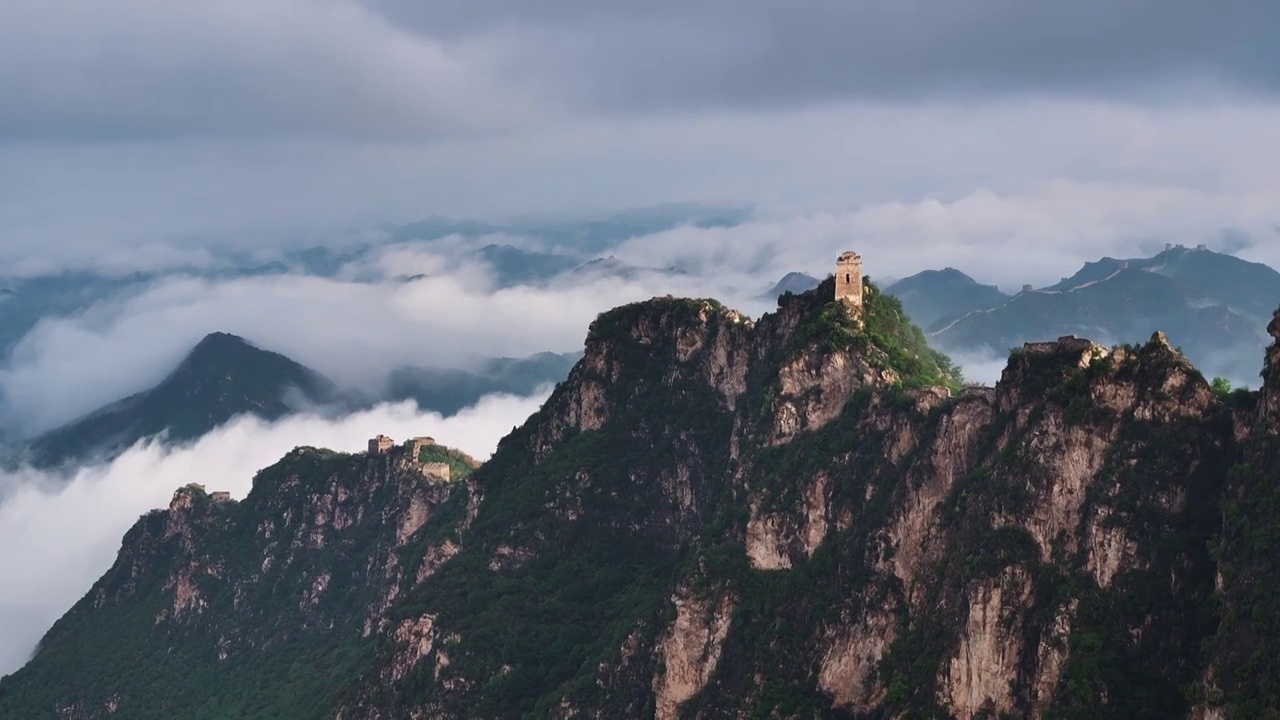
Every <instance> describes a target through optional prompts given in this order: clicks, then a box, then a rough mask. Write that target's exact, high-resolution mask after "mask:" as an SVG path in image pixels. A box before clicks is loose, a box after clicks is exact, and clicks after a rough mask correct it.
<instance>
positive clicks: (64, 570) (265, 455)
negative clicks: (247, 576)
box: [0, 394, 545, 675]
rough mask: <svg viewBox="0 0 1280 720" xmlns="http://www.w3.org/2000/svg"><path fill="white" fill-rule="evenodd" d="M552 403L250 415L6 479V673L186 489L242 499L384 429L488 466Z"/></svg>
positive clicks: (1, 584) (503, 400) (0, 593)
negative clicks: (277, 474) (70, 470)
mask: <svg viewBox="0 0 1280 720" xmlns="http://www.w3.org/2000/svg"><path fill="white" fill-rule="evenodd" d="M544 398H545V394H544V395H540V396H537V397H529V398H520V397H510V396H490V397H487V398H485V399H483V400H482V401H481V402H480V403H479V404H477V405H476V406H474V407H472V408H469V409H467V410H464V411H463V412H461V413H460V414H458V415H456V416H453V417H450V418H441V417H440V416H439V415H435V414H430V413H426V414H424V413H419V412H418V411H417V410H416V408H414V407H412V406H411V405H405V404H401V405H385V406H381V407H378V408H375V409H373V410H370V411H368V412H362V413H359V414H355V415H351V416H349V417H345V418H342V419H340V420H333V419H328V418H323V417H318V416H309V415H300V416H293V417H289V418H286V419H284V420H281V421H279V422H276V423H264V422H262V421H260V420H257V419H253V418H242V419H239V420H235V421H233V422H231V423H229V424H228V425H226V426H224V427H222V428H220V429H218V430H215V431H214V432H212V433H210V434H209V435H206V436H205V437H203V438H201V439H200V440H198V441H196V442H195V443H193V444H190V445H186V446H180V447H167V446H164V445H161V444H159V443H140V444H139V445H138V446H136V447H134V448H132V449H131V450H129V451H128V452H126V453H125V454H123V455H122V456H120V457H119V458H117V459H116V460H114V461H113V462H111V463H109V464H107V465H100V466H94V467H85V468H82V469H80V470H78V471H77V472H76V473H75V475H74V477H72V478H70V479H69V480H68V479H65V478H59V477H53V476H47V475H41V474H37V473H34V472H32V471H23V472H20V473H17V474H9V475H0V490H3V492H0V497H3V498H4V499H3V500H2V501H0V580H2V581H0V675H3V674H5V673H9V672H12V671H13V670H16V669H17V668H18V667H19V666H20V665H21V664H22V663H23V662H25V661H26V659H27V657H28V656H29V654H30V652H31V650H32V649H33V648H34V646H35V644H36V642H37V641H38V640H39V638H40V637H41V636H42V635H43V634H44V632H45V631H46V630H47V629H48V628H49V626H50V625H52V623H53V621H54V620H56V619H57V618H58V617H59V616H61V615H62V614H63V613H64V612H66V610H67V609H68V608H70V607H71V605H73V604H74V603H75V602H76V601H77V600H78V599H79V598H80V597H81V596H82V595H83V594H84V593H85V592H87V591H88V589H89V587H90V586H91V585H92V583H93V582H94V581H95V580H96V579H97V578H98V577H99V576H100V575H101V574H102V573H104V572H105V571H106V570H107V568H109V567H110V565H111V563H112V562H113V561H114V557H115V554H116V552H117V550H118V549H119V547H120V538H121V537H123V535H124V533H125V531H126V530H127V529H128V528H129V527H130V526H131V525H132V524H133V523H134V522H135V521H136V520H137V519H138V517H139V516H140V515H142V514H144V513H146V512H147V511H149V510H151V509H154V508H162V507H165V506H167V505H168V502H169V499H170V497H171V496H172V494H173V491H174V490H175V489H177V488H178V487H181V486H182V485H185V484H187V483H192V482H197V483H201V484H203V485H205V487H206V488H208V489H209V490H211V491H212V490H228V491H230V492H231V493H232V495H233V496H234V497H236V498H237V499H242V498H243V497H244V496H245V494H246V493H248V491H249V487H250V481H251V480H252V478H253V475H254V473H255V472H257V470H259V469H260V468H263V467H266V466H267V465H270V464H271V463H273V462H275V461H276V460H278V459H279V458H280V457H282V456H283V455H284V454H285V453H287V452H288V451H289V450H291V449H293V448H294V447H296V446H298V445H311V446H317V447H329V448H333V449H337V450H344V451H348V452H359V451H360V450H362V449H363V447H364V443H365V441H366V440H367V438H369V437H372V436H373V435H376V434H377V433H386V434H389V435H391V436H392V437H396V438H404V437H410V436H415V435H424V434H430V435H432V436H433V437H435V438H436V439H437V440H439V441H440V442H441V443H444V444H447V445H449V446H451V447H457V448H459V449H461V450H463V451H465V452H468V453H470V454H472V455H473V456H475V457H477V458H486V457H488V456H489V454H490V453H492V451H493V449H494V448H495V447H496V446H497V443H498V440H499V439H500V438H501V437H502V436H504V435H506V434H507V433H508V432H510V431H511V429H512V428H513V427H514V426H516V425H519V424H521V423H523V422H524V420H525V419H526V418H527V417H528V416H529V415H530V414H531V413H533V412H534V411H535V410H537V408H538V407H539V406H540V405H541V402H542V400H543V399H544ZM64 482H65V483H67V484H65V486H63V485H62V484H63V483H64Z"/></svg>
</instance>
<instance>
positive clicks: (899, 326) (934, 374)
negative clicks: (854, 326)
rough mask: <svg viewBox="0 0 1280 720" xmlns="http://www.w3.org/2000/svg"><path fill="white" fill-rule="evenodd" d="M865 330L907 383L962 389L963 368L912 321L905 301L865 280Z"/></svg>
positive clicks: (871, 344) (890, 364) (907, 385)
mask: <svg viewBox="0 0 1280 720" xmlns="http://www.w3.org/2000/svg"><path fill="white" fill-rule="evenodd" d="M863 284H864V286H865V288H864V290H863V306H864V316H865V317H864V326H865V329H864V334H863V336H862V337H865V338H866V341H867V342H868V343H869V344H870V346H871V347H874V348H877V349H879V350H881V351H883V352H884V353H885V354H886V355H887V356H888V359H887V363H886V364H887V366H888V367H889V368H891V369H892V370H894V371H895V372H897V373H898V377H899V378H901V381H902V384H903V386H904V387H908V388H920V387H928V386H941V387H947V388H951V389H952V390H959V389H960V386H961V385H962V383H963V378H962V377H961V375H960V368H959V367H958V366H956V364H955V363H953V362H951V358H949V357H947V356H946V355H945V354H943V353H941V352H938V351H937V350H934V349H933V348H931V347H929V342H928V341H927V340H925V337H924V332H923V331H921V330H920V328H919V326H917V325H916V324H914V323H912V322H911V320H910V318H908V317H907V314H906V311H904V310H903V309H902V303H901V302H900V301H899V300H898V299H897V298H895V297H893V296H892V295H886V294H885V293H882V292H880V289H879V288H877V287H876V285H875V283H873V282H871V281H870V280H864V282H863Z"/></svg>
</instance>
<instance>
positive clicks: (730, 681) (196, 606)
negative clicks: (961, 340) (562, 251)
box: [0, 281, 1280, 720]
mask: <svg viewBox="0 0 1280 720" xmlns="http://www.w3.org/2000/svg"><path fill="white" fill-rule="evenodd" d="M833 291H834V283H833V282H831V281H827V282H824V283H823V285H822V286H821V287H820V288H818V289H817V290H815V291H813V292H810V293H806V294H803V295H798V296H796V295H792V296H785V297H784V298H783V299H782V300H781V301H780V302H779V305H778V308H777V311H776V312H773V313H769V314H766V315H764V316H763V317H761V318H760V319H759V320H758V321H755V322H752V321H750V320H747V319H746V318H744V317H743V316H742V315H740V314H739V313H737V312H735V311H733V310H730V309H728V308H725V307H723V306H722V305H720V304H719V303H716V302H715V301H713V300H693V299H676V298H657V299H654V300H651V301H648V302H644V303H636V304H633V305H628V306H624V307H620V308H616V309H614V310H612V311H610V312H607V313H604V314H602V315H601V316H599V317H598V318H597V320H596V321H595V322H594V323H593V324H592V326H591V328H590V330H589V332H588V337H587V342H586V348H585V353H584V357H583V358H582V360H581V361H579V362H578V364H577V365H576V366H575V367H574V369H573V370H572V372H571V373H570V376H569V378H568V379H567V380H566V381H565V382H564V383H562V384H561V385H560V386H559V387H558V388H557V389H556V391H555V392H554V393H553V395H552V396H551V398H550V399H549V400H548V401H547V402H546V403H545V404H544V405H543V407H542V408H541V409H540V410H539V411H538V412H537V413H535V414H534V415H532V416H531V417H529V418H528V419H527V420H525V421H524V422H523V423H522V424H521V425H520V426H519V427H517V428H515V429H513V431H512V432H511V433H510V434H509V435H508V436H507V437H506V438H504V439H503V440H502V441H501V442H500V443H499V445H498V448H497V450H496V452H495V453H494V455H493V457H492V458H491V459H490V460H489V461H487V462H485V463H484V464H483V465H481V466H480V467H479V468H477V469H476V470H475V471H474V472H473V473H472V474H471V475H470V477H469V478H468V479H467V480H466V481H464V482H447V481H442V480H440V479H438V478H432V477H430V476H424V473H423V472H422V467H421V466H420V465H418V464H417V463H415V462H414V458H412V457H410V456H409V454H408V453H407V452H405V450H404V449H403V448H395V449H392V450H391V451H390V452H389V453H388V454H386V455H374V456H370V455H366V454H346V453H337V452H332V451H328V450H321V449H317V448H313V447H300V448H296V449H295V450H293V451H292V452H290V453H288V454H287V455H286V456H285V457H284V458H282V459H281V460H280V461H279V462H278V463H276V464H274V465H273V466H271V467H268V468H266V469H264V470H262V471H261V472H259V473H258V474H257V475H256V477H255V478H254V482H253V488H252V490H251V492H250V493H249V495H248V496H247V497H246V498H245V500H243V501H241V502H235V501H229V500H225V499H219V498H218V497H216V496H214V495H212V494H210V493H209V492H206V490H205V489H204V488H202V487H199V486H197V485H185V486H184V487H181V488H180V489H178V490H177V491H176V492H175V494H174V496H173V500H172V502H171V503H170V505H169V507H168V508H167V509H164V510H156V511H153V512H151V513H149V514H147V515H145V516H143V517H142V518H140V519H139V520H138V522H137V523H136V524H135V525H134V526H133V528H132V529H130V530H129V531H128V533H127V534H126V535H125V537H124V539H123V541H122V543H121V546H120V551H119V554H118V557H117V560H116V562H115V564H114V565H113V566H112V567H111V568H110V569H109V570H108V571H107V572H106V573H105V574H104V575H103V576H102V578H101V579H100V580H98V582H97V583H95V584H94V586H93V587H92V588H91V589H90V590H89V591H88V592H87V593H86V594H85V595H84V597H83V598H82V599H81V600H80V601H79V602H78V603H77V604H76V605H75V606H74V607H73V608H72V609H71V610H70V611H69V612H68V613H67V614H66V615H65V616H63V617H62V618H61V619H59V620H58V621H57V623H56V624H55V625H54V626H53V627H52V628H51V629H50V630H49V632H48V633H47V634H46V635H45V637H44V638H43V640H42V641H41V643H40V646H39V648H38V649H37V651H36V653H35V656H34V658H33V659H32V660H31V661H30V662H29V663H28V664H27V665H26V666H25V667H23V668H22V669H21V670H19V671H17V672H16V673H14V674H12V675H10V676H8V677H5V678H4V679H2V680H0V716H3V717H15V718H18V717H20V718H33V719H34V720H42V719H43V718H54V717H67V716H72V717H77V718H106V717H108V716H109V715H111V714H115V716H117V717H130V718H152V717H155V718H170V717H184V718H185V717H193V718H197V717H209V718H214V717H228V718H230V717H237V718H238V717H289V718H320V717H342V718H370V719H372V718H413V717H424V718H425V717H430V718H440V719H443V720H448V719H451V718H513V717H557V718H566V717H580V718H657V719H659V720H674V719H675V718H680V717H686V718H712V717H716V718H718V717H733V718H741V717H759V718H891V717H894V718H897V717H901V718H965V719H974V718H1001V717H1003V718H1039V717H1055V718H1056V717H1062V718H1211V717H1221V718H1236V717H1239V718H1255V717H1269V716H1270V715H1271V714H1272V713H1271V711H1272V710H1274V708H1276V707H1280V667H1278V666H1277V664H1276V658H1277V657H1280V601H1278V600H1277V597H1276V594H1275V592H1274V588H1275V581H1276V579H1277V578H1278V577H1280V559H1278V558H1277V555H1276V553H1275V552H1273V550H1272V548H1273V547H1274V540H1275V538H1276V537H1277V533H1278V532H1280V520H1278V519H1277V515H1276V513H1275V508H1276V507H1277V504H1278V503H1280V490H1278V488H1280V461H1278V459H1280V440H1277V438H1278V437H1280V344H1273V345H1272V346H1271V348H1270V349H1269V350H1268V351H1267V353H1266V359H1265V367H1266V368H1267V371H1266V379H1265V384H1264V387H1263V389H1262V390H1260V391H1243V392H1237V393H1234V394H1225V393H1221V392H1218V391H1215V390H1214V389H1213V388H1212V387H1211V386H1210V384H1209V383H1208V382H1206V380H1205V378H1204V376H1203V375H1202V374H1201V373H1200V372H1199V371H1198V370H1196V368H1195V367H1194V366H1192V365H1191V364H1190V363H1189V362H1188V361H1187V359H1186V358H1185V357H1183V356H1182V355H1180V354H1179V353H1178V352H1177V351H1176V350H1175V349H1174V348H1173V347H1171V346H1170V345H1169V344H1168V343H1167V342H1166V341H1165V340H1164V338H1163V337H1161V336H1159V335H1155V336H1153V337H1151V338H1150V339H1149V340H1147V341H1146V342H1143V343H1141V344H1134V345H1129V346H1121V347H1114V348H1108V347H1105V346H1102V345H1098V344H1095V343H1092V342H1090V341H1088V340H1080V339H1074V338H1073V339H1065V340H1060V341H1056V342H1048V343H1039V344H1029V345H1026V346H1023V347H1020V348H1018V350H1017V351H1015V352H1014V353H1013V354H1012V355H1011V357H1010V358H1009V360H1008V365H1007V368H1006V370H1005V373H1004V375H1003V378H1002V380H1001V382H1000V383H999V385H998V386H997V387H995V388H965V389H960V388H956V387H955V383H954V382H953V380H954V378H953V377H951V376H950V375H949V373H948V372H947V370H946V367H947V366H948V365H949V363H948V362H947V361H946V360H945V358H944V357H943V356H941V355H939V354H937V353H935V352H933V351H931V350H929V348H928V347H927V346H925V345H924V344H923V343H922V342H921V333H920V331H919V329H918V328H915V327H913V326H911V325H910V323H909V322H907V321H906V318H905V315H904V313H903V311H902V308H901V305H900V303H898V301H896V300H895V299H894V298H892V297H890V296H887V295H884V294H882V293H880V292H879V291H878V290H876V288H875V287H874V286H873V285H870V284H869V285H868V286H867V288H866V290H865V292H866V297H867V307H866V314H865V322H864V323H861V324H859V323H856V322H853V320H852V318H851V317H850V316H849V315H848V313H847V312H846V311H845V309H844V306H843V305H842V304H840V303H839V302H835V301H833V297H832V296H833ZM1271 333H1272V334H1273V336H1274V337H1277V338H1280V315H1277V317H1276V319H1275V320H1274V321H1273V323H1272V326H1271ZM214 489H216V488H214ZM66 708H72V709H74V711H75V712H74V714H70V713H65V712H63V713H59V710H60V709H66Z"/></svg>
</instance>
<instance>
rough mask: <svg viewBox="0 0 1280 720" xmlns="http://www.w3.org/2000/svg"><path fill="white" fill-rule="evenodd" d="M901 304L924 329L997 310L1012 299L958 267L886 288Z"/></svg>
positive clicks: (930, 272) (931, 272) (907, 279)
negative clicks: (948, 320)
mask: <svg viewBox="0 0 1280 720" xmlns="http://www.w3.org/2000/svg"><path fill="white" fill-rule="evenodd" d="M885 292H887V293H889V294H890V295H893V296H894V297H896V298H898V299H899V300H901V301H902V306H903V307H904V308H906V310H907V315H909V316H910V317H911V319H912V320H913V321H914V322H916V323H918V324H920V325H921V326H923V327H928V326H930V325H932V324H934V323H935V322H937V321H938V320H941V319H942V318H945V317H954V316H956V315H963V314H965V313H967V312H970V311H973V310H982V309H986V308H991V307H995V306H997V305H1000V304H1001V303H1003V302H1004V301H1006V300H1008V299H1009V296H1008V295H1006V294H1005V293H1003V292H1001V291H1000V289H999V288H997V287H995V286H993V285H983V284H981V283H979V282H978V281H977V280H974V279H973V278H971V277H969V276H968V275H965V274H964V273H962V272H960V271H959V270H956V269H955V268H950V267H949V268H944V269H942V270H925V271H924V272H921V273H917V274H915V275H912V276H911V277H908V278H903V279H902V280H899V281H897V282H895V283H893V284H892V285H890V286H888V287H887V288H885Z"/></svg>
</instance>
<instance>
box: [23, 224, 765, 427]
mask: <svg viewBox="0 0 1280 720" xmlns="http://www.w3.org/2000/svg"><path fill="white" fill-rule="evenodd" d="M390 257H394V258H396V260H395V262H394V263H388V262H386V258H385V257H381V256H379V257H376V258H375V259H373V260H371V263H372V265H371V267H372V268H373V269H375V270H376V271H377V272H380V273H383V274H384V275H390V276H395V275H399V274H401V272H402V271H403V272H404V273H415V274H416V273H419V272H421V271H423V270H431V269H433V268H435V267H437V266H438V263H439V261H438V259H437V258H435V257H434V256H432V255H431V254H429V253H427V252H426V251H425V250H420V251H418V252H416V253H415V252H414V251H413V250H411V249H410V248H407V247H402V248H399V249H397V250H396V251H395V252H394V253H393V254H392V255H391V256H390ZM483 272H484V271H483V269H482V268H474V267H473V268H470V269H469V270H466V271H464V272H458V273H450V274H441V275H430V276H428V277H424V278H420V279H416V280H412V281H407V282H406V281H403V280H393V279H391V278H388V277H383V278H381V279H380V280H379V281H377V282H356V281H350V280H343V279H329V278H320V277H308V276H299V275H285V276H262V277H250V278H242V279H235V280H222V281H211V280H204V279H192V278H189V277H188V278H182V277H179V278H173V279H168V280H162V281H160V282H158V283H156V284H155V285H154V286H152V287H150V288H149V289H147V290H145V291H143V292H140V293H136V294H131V295H128V296H126V297H123V298H115V299H111V300H108V301H105V302H103V303H100V304H98V305H96V306H94V307H92V308H91V309H89V310H88V311H86V312H84V313H82V314H79V315H76V316H73V317H65V318H51V319H47V320H45V321H43V322H41V323H40V324H39V325H38V326H37V327H36V328H35V329H34V330H33V331H32V332H31V333H29V334H28V335H27V336H26V337H25V338H24V339H23V340H22V341H21V343H20V344H19V345H18V346H17V347H16V348H15V350H14V352H13V355H12V358H11V359H10V362H9V364H8V366H7V367H4V368H0V388H2V389H3V392H4V397H5V402H6V410H7V415H8V423H9V425H10V427H13V428H14V430H15V431H16V432H18V433H20V434H23V435H28V436H29V435H34V434H37V433H39V432H40V431H43V430H46V429H48V428H51V427H53V426H56V425H59V424H61V423H64V422H68V421H70V420H73V419H75V418H77V417H79V416H81V415H82V414H84V413H86V412H89V411H91V410H93V409H95V408H97V407H100V406H102V405H105V404H106V403H109V402H112V401H115V400H117V399H120V398H122V397H125V396H127V395H129V394H131V393H134V392H138V391H141V390H143V389H146V388H147V387H150V386H152V385H154V384H155V383H157V382H158V381H159V380H161V379H162V378H163V376H164V374H165V373H167V372H168V371H170V370H171V369H172V368H173V367H175V366H176V365H177V363H178V362H179V360H180V359H181V358H182V356H183V355H184V354H185V353H186V352H187V351H188V350H189V349H190V348H191V347H192V346H194V345H195V344H196V343H197V342H198V341H199V340H200V338H201V337H203V336H204V335H205V334H207V333H209V332H214V331H222V332H229V333H233V334H237V335H240V336H242V337H244V338H246V339H247V340H249V341H250V342H253V343H254V344H256V345H258V346H260V347H262V348H265V349H269V350H273V351H276V352H280V353H283V354H285V355H287V356H289V357H290V358H293V359H294V360H296V361H298V362H300V363H302V364H304V365H307V366H309V367H312V368H314V369H315V370H318V371H319V372H321V373H323V374H325V375H327V376H329V377H330V378H332V379H334V380H335V381H336V382H338V383H339V384H341V385H345V386H348V387H354V388H359V389H363V390H370V389H373V388H376V387H378V386H379V384H380V383H381V382H383V381H384V380H385V378H386V376H387V374H388V373H389V372H390V371H391V370H393V369H395V368H398V367H403V366H448V367H464V368H465V367H466V366H467V365H468V364H469V363H471V362H473V361H474V360H475V358H477V357H493V356H503V357H522V356H527V355H531V354H534V353H538V352H543V351H555V352H569V351H574V350H577V349H579V348H581V347H582V343H583V340H584V339H585V337H586V333H587V327H588V326H589V325H590V323H591V321H592V320H593V319H594V318H595V317H596V315H597V314H598V313H600V312H602V311H605V310H608V309H610V308H613V307H616V306H618V305H622V304H625V303H628V302H634V301H639V300H645V299H648V298H651V297H653V296H655V295H663V294H676V295H696V296H708V295H710V296H717V297H720V298H722V299H725V300H727V301H734V300H738V299H741V303H740V304H745V305H747V306H748V307H746V308H744V309H753V310H756V311H759V310H762V309H764V308H765V307H767V305H768V304H769V303H762V302H760V301H759V300H757V299H755V296H756V295H758V294H759V293H760V292H761V291H762V290H763V289H765V287H767V283H765V281H764V280H760V281H759V282H756V281H755V280H753V279H751V278H750V277H745V276H740V275H731V274H726V275H723V276H720V277H713V278H709V279H704V278H697V277H680V276H676V277H667V276H662V275H656V274H648V275H642V276H639V277H637V278H636V279H633V280H622V279H617V278H596V279H593V280H587V281H584V282H571V281H566V282H564V283H560V284H556V285H553V286H550V287H535V286H520V287H513V288H506V289H500V290H497V291H492V290H490V288H489V287H488V284H487V283H486V282H485V278H484V277H483V276H482V273H483Z"/></svg>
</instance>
